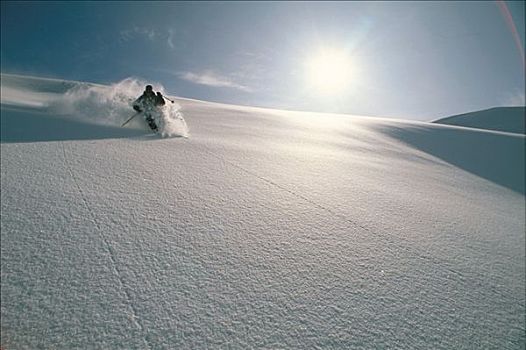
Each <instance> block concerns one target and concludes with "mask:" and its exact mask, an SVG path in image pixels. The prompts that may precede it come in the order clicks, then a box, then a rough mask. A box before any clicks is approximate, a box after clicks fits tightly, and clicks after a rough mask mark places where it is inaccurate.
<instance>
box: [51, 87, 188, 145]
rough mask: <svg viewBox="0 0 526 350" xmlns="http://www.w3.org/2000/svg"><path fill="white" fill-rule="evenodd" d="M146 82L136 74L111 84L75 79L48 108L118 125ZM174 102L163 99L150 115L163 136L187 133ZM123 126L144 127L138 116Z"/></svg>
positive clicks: (130, 112) (87, 120)
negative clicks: (75, 81)
mask: <svg viewBox="0 0 526 350" xmlns="http://www.w3.org/2000/svg"><path fill="white" fill-rule="evenodd" d="M147 84H151V83H148V82H145V81H142V80H139V79H136V78H126V79H124V80H122V81H120V82H117V83H114V84H111V85H97V84H90V83H82V82H81V83H77V84H75V85H74V86H73V87H71V88H70V89H68V90H67V91H66V92H65V93H64V95H62V96H61V98H59V99H58V100H57V101H55V102H54V103H53V104H52V106H51V108H52V109H53V111H54V112H55V113H57V114H62V115H69V116H71V117H74V118H79V119H81V120H82V121H83V122H87V123H95V124H103V125H111V126H119V127H120V125H121V124H122V123H123V121H125V120H126V119H128V118H129V117H130V116H131V115H133V113H135V111H134V110H133V109H132V103H133V101H135V99H136V98H137V97H139V96H140V95H141V94H142V93H143V91H144V87H145V86H146V85H147ZM151 85H154V88H155V90H156V91H160V92H161V93H162V94H163V95H164V88H163V86H162V85H160V84H151ZM180 109H181V106H180V105H179V104H177V103H176V102H173V103H172V102H171V101H167V103H166V105H165V106H163V107H162V108H159V110H158V111H156V113H155V115H154V118H155V120H156V121H157V125H158V127H159V134H160V135H162V136H163V137H175V136H184V137H188V135H189V132H188V126H187V124H186V121H185V120H184V118H183V114H182V113H181V111H180ZM127 127H135V128H143V129H147V128H148V127H147V125H146V122H145V121H144V120H143V119H142V118H135V119H134V120H133V121H132V122H131V123H130V124H128V125H127Z"/></svg>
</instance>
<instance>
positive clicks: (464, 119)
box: [435, 107, 526, 134]
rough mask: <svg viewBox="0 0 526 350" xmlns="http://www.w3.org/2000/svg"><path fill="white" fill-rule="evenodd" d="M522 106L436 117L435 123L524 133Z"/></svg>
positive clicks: (525, 113)
mask: <svg viewBox="0 0 526 350" xmlns="http://www.w3.org/2000/svg"><path fill="white" fill-rule="evenodd" d="M525 120H526V111H525V109H524V107H496V108H491V109H486V110H483V111H477V112H470V113H464V114H459V115H454V116H451V117H447V118H442V119H438V120H436V121H435V123H440V124H448V125H458V126H467V127H470V128H479V129H487V130H496V131H504V132H513V133H518V134H526V129H525V126H524V125H525Z"/></svg>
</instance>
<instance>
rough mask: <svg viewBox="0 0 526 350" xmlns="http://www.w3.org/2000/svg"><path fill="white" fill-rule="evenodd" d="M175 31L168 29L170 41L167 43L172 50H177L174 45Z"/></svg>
mask: <svg viewBox="0 0 526 350" xmlns="http://www.w3.org/2000/svg"><path fill="white" fill-rule="evenodd" d="M174 34H175V32H174V30H173V29H168V39H167V40H166V43H167V44H168V47H169V48H170V49H172V50H173V49H175V45H174Z"/></svg>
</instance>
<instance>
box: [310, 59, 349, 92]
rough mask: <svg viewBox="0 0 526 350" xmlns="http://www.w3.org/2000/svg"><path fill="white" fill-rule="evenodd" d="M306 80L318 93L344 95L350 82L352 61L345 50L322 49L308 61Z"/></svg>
mask: <svg viewBox="0 0 526 350" xmlns="http://www.w3.org/2000/svg"><path fill="white" fill-rule="evenodd" d="M305 68H306V69H305V74H306V80H307V84H308V85H309V87H310V88H311V89H313V90H315V91H316V92H318V93H322V94H326V95H336V94H341V93H343V92H344V91H345V90H346V88H347V86H348V85H349V82H350V78H351V77H350V75H351V60H350V59H349V57H348V55H347V54H346V52H345V51H343V50H337V49H322V50H320V51H319V52H317V53H316V54H314V55H313V56H312V57H310V59H308V60H307V62H306V65H305Z"/></svg>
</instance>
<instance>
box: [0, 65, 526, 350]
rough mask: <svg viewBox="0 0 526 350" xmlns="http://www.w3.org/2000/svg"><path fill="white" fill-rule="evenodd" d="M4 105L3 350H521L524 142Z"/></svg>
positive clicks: (26, 83)
mask: <svg viewBox="0 0 526 350" xmlns="http://www.w3.org/2000/svg"><path fill="white" fill-rule="evenodd" d="M154 88H155V89H156V90H158V89H159V88H160V87H158V86H156V85H154ZM1 91H2V100H1V102H2V109H1V122H2V124H1V138H2V142H1V189H2V192H1V193H2V195H1V214H2V215H1V336H2V337H1V346H2V348H5V349H36V348H46V349H50V348H53V349H74V348H79V349H119V348H122V349H201V348H232V349H250V348H255V349H311V348H319V349H384V348H391V349H523V348H524V347H525V346H526V336H525V321H526V320H525V292H526V291H525V284H526V281H525V274H526V266H525V264H526V262H525V261H526V260H525V233H524V231H525V197H524V152H525V151H524V145H525V137H524V136H523V135H518V134H509V133H499V132H491V131H484V130H477V129H468V128H462V127H454V126H446V125H439V124H433V123H422V122H409V121H397V120H389V119H381V118H366V117H357V116H343V115H330V114H320V113H300V112H290V111H279V110H269V109H260V108H250V107H240V106H230V105H223V104H217V103H208V102H202V101H196V100H188V99H177V104H178V105H179V106H180V107H181V109H180V110H177V107H174V108H175V110H176V111H177V112H178V113H179V115H180V117H181V119H182V120H186V121H187V122H188V125H189V128H190V132H188V129H185V128H184V127H183V125H182V124H178V125H179V127H180V128H181V129H180V130H182V132H181V135H182V134H185V135H186V136H188V137H171V138H161V137H160V136H158V135H153V134H150V133H149V132H148V131H147V129H146V126H145V124H144V122H143V121H141V120H140V119H137V120H134V122H133V123H132V124H131V125H130V126H129V127H128V126H127V127H125V128H120V124H121V123H122V122H123V121H124V120H125V119H126V118H127V117H129V116H130V112H131V109H129V110H128V109H127V108H129V107H127V103H129V99H132V98H133V97H135V96H137V95H138V94H140V92H141V91H142V86H141V82H140V81H136V80H133V79H127V80H125V81H123V82H120V83H118V84H115V85H112V86H102V85H95V84H87V83H79V82H64V81H59V80H48V79H39V78H33V77H22V76H13V75H6V74H2V90H1ZM78 91H81V93H79V92H78ZM109 91H113V92H112V93H113V95H112V96H113V97H111V98H108V99H106V100H104V99H99V98H100V96H101V95H104V94H107V93H108V92H109ZM181 113H182V115H184V119H183V118H182V115H181ZM177 120H179V119H177ZM172 136H176V134H173V135H172Z"/></svg>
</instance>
